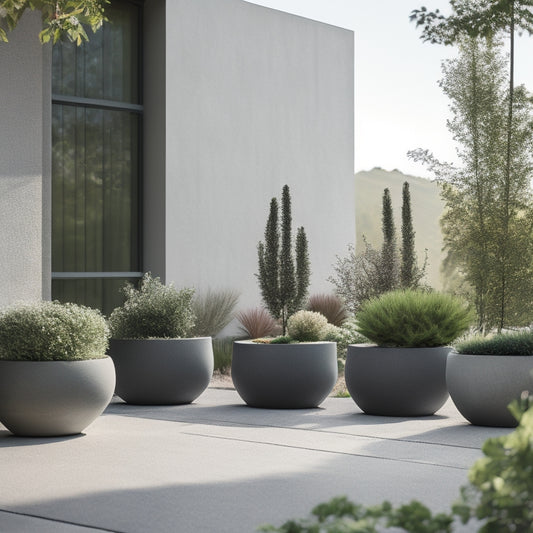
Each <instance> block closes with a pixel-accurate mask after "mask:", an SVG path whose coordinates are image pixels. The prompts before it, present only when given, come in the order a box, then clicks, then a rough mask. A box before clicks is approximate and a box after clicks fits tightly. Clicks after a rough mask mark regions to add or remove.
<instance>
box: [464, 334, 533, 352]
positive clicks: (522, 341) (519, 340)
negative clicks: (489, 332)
mask: <svg viewBox="0 0 533 533" xmlns="http://www.w3.org/2000/svg"><path fill="white" fill-rule="evenodd" d="M454 348H455V351H456V352H458V353H462V354H468V355H533V330H531V329H527V330H523V331H516V332H510V333H501V334H500V335H494V336H490V337H482V336H476V337H472V338H469V339H466V340H464V341H462V342H459V343H457V344H456V345H455V346H454Z"/></svg>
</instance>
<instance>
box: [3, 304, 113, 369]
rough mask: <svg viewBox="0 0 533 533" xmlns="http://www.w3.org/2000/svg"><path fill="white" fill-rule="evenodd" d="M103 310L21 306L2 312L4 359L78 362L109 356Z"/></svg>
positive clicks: (74, 306)
mask: <svg viewBox="0 0 533 533" xmlns="http://www.w3.org/2000/svg"><path fill="white" fill-rule="evenodd" d="M108 339H109V329H108V326H107V324H106V321H105V319H104V317H103V316H102V314H101V313H100V311H97V310H96V309H90V308H89V307H84V306H81V305H76V304H72V303H67V304H62V303H59V302H35V303H24V304H17V305H14V306H11V307H8V308H7V309H5V310H3V311H1V312H0V359H5V360H11V361H17V360H20V361H76V360H85V359H102V358H104V357H106V350H107V345H108Z"/></svg>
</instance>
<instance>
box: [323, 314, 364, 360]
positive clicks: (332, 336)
mask: <svg viewBox="0 0 533 533" xmlns="http://www.w3.org/2000/svg"><path fill="white" fill-rule="evenodd" d="M321 340H323V341H330V342H336V343H337V356H338V357H339V358H341V359H345V358H346V352H347V351H348V345H350V344H362V343H366V342H368V339H367V338H365V337H363V336H362V335H361V334H360V333H358V332H357V322H356V320H355V317H350V318H348V319H347V320H345V321H344V323H343V324H342V326H341V327H335V326H333V325H332V324H328V327H327V328H326V329H325V331H324V332H323V333H322V339H321Z"/></svg>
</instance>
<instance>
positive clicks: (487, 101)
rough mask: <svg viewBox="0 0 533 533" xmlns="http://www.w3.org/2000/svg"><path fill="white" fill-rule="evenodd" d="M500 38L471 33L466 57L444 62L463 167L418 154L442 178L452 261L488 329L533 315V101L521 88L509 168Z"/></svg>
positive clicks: (463, 44)
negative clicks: (496, 40)
mask: <svg viewBox="0 0 533 533" xmlns="http://www.w3.org/2000/svg"><path fill="white" fill-rule="evenodd" d="M501 48H502V45H501V43H494V42H493V41H492V40H490V39H488V40H487V41H485V40H481V39H476V38H465V39H463V40H462V41H460V43H459V56H458V58H457V59H454V60H449V61H447V62H445V63H444V64H443V72H444V77H443V80H442V81H441V82H440V85H441V87H442V89H443V91H444V92H445V94H446V95H447V96H448V97H449V98H450V101H451V104H450V109H451V111H452V115H453V117H452V119H451V120H449V121H448V129H449V130H450V132H451V133H452V134H453V137H454V139H455V140H456V141H457V142H458V145H459V146H460V148H459V149H458V155H459V158H460V159H461V162H462V166H461V167H454V166H453V165H449V164H445V163H440V162H439V161H438V160H437V159H436V158H434V157H433V155H432V154H430V153H429V152H427V151H423V150H418V151H414V152H411V153H410V155H411V157H413V158H414V159H418V160H421V161H423V162H425V163H426V164H427V165H428V167H429V169H430V170H431V171H433V172H434V173H435V176H436V178H437V180H438V181H439V182H440V183H441V185H442V189H441V194H442V197H443V199H444V201H445V205H446V211H445V214H444V215H443V218H442V220H441V224H442V228H443V235H444V242H445V248H446V250H447V251H448V258H449V259H452V260H454V261H456V262H457V264H458V266H459V268H460V271H461V273H462V274H463V276H464V280H465V281H466V284H465V286H463V287H462V291H463V292H464V293H465V294H466V295H467V297H469V299H470V300H471V301H472V303H474V305H475V307H476V311H477V314H478V320H479V323H478V326H479V328H480V329H481V330H487V329H490V328H492V327H497V328H498V329H499V330H501V329H502V328H503V327H504V326H506V325H507V326H518V325H521V324H525V323H527V322H528V320H531V318H532V317H531V310H532V306H531V300H532V297H533V283H532V270H531V269H532V256H533V242H532V233H531V232H532V223H533V211H532V206H533V203H532V191H531V187H530V184H529V180H530V177H531V169H532V163H533V160H532V158H531V148H532V147H533V145H532V142H533V130H532V127H531V119H532V116H531V110H532V102H531V98H530V96H529V95H528V94H527V92H526V91H525V89H524V88H523V87H519V88H516V89H515V96H514V98H515V103H514V115H515V118H514V121H513V127H512V129H511V148H512V150H511V152H510V153H511V155H512V156H511V160H510V161H511V169H512V172H510V173H507V172H506V167H507V165H508V161H507V155H508V152H507V148H506V147H507V143H508V138H509V135H508V131H509V130H508V122H507V120H506V117H507V116H508V113H507V106H508V99H509V94H508V88H507V86H506V74H505V71H506V61H505V59H504V58H503V55H502V52H501Z"/></svg>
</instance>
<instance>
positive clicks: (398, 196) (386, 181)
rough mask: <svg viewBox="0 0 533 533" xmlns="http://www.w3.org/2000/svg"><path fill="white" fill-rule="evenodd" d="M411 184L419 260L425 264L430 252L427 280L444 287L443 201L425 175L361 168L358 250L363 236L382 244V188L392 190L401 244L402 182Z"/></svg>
mask: <svg viewBox="0 0 533 533" xmlns="http://www.w3.org/2000/svg"><path fill="white" fill-rule="evenodd" d="M405 181H407V182H408V183H409V190H410V192H411V211H412V217H413V226H414V230H415V232H416V236H415V244H416V251H417V254H418V262H419V264H422V262H423V259H424V249H426V248H427V251H428V267H427V277H426V279H427V282H428V283H429V284H430V285H431V286H432V287H434V288H435V289H440V288H442V280H441V276H440V265H441V262H442V259H443V254H442V251H441V250H442V236H441V231H440V226H439V219H440V216H441V213H442V210H443V206H444V204H443V202H442V201H441V199H440V196H439V188H438V186H437V184H436V183H433V182H431V181H429V180H427V179H424V178H417V177H415V176H408V175H406V174H403V173H402V172H400V171H398V170H393V171H391V172H389V171H386V170H383V169H381V168H374V169H372V170H370V171H361V172H358V173H357V174H356V175H355V213H356V215H355V222H356V249H357V251H358V252H359V251H362V249H363V247H364V245H363V239H362V236H363V235H365V236H366V238H367V240H368V241H369V242H370V243H371V244H372V245H373V246H374V247H377V248H379V247H381V243H382V241H383V238H382V233H381V202H382V196H383V189H385V188H388V189H389V190H390V193H391V198H392V206H393V209H394V218H395V222H396V235H397V239H398V243H401V224H402V223H401V207H402V187H403V183H404V182H405Z"/></svg>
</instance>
